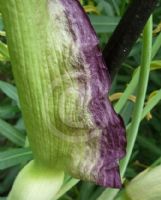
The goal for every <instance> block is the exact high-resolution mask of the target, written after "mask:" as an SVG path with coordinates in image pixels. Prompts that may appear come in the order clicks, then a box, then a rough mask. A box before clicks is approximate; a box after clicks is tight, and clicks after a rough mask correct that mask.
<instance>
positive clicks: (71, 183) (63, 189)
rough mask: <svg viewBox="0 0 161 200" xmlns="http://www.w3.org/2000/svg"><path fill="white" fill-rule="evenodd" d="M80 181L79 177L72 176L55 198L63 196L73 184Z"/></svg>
mask: <svg viewBox="0 0 161 200" xmlns="http://www.w3.org/2000/svg"><path fill="white" fill-rule="evenodd" d="M78 182H79V180H78V179H74V178H71V179H70V180H69V181H68V182H67V183H65V184H64V185H63V186H62V188H61V189H60V191H59V192H58V193H57V195H56V196H55V197H54V198H53V200H57V199H59V198H60V197H61V196H63V195H64V194H65V193H66V192H67V191H69V190H70V189H71V188H72V187H73V186H75V185H76V184H77V183H78Z"/></svg>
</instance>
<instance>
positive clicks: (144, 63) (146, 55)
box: [97, 17, 152, 200]
mask: <svg viewBox="0 0 161 200" xmlns="http://www.w3.org/2000/svg"><path fill="white" fill-rule="evenodd" d="M151 52H152V17H150V19H149V20H148V22H147V24H146V26H145V28H144V32H143V49H142V58H141V68H140V76H139V83H138V91H137V100H136V104H135V107H134V113H133V116H132V122H131V124H130V126H128V128H127V139H128V140H127V141H128V145H127V155H126V157H125V158H124V159H123V160H122V161H121V176H122V177H123V176H124V173H125V171H126V168H127V165H128V163H129V160H130V157H131V154H132V150H133V147H134V144H135V141H136V138H137V134H138V129H139V125H140V122H141V120H142V112H143V107H144V100H145V96H146V90H147V86H148V80H149V74H150V62H151ZM118 191H119V190H118V189H117V190H116V189H108V190H105V192H103V194H102V195H101V196H100V197H99V198H98V199H97V200H105V199H106V200H113V199H114V197H115V196H116V194H117V193H118Z"/></svg>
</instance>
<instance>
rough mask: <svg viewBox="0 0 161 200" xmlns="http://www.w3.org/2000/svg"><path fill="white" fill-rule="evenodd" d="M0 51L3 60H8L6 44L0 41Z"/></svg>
mask: <svg viewBox="0 0 161 200" xmlns="http://www.w3.org/2000/svg"><path fill="white" fill-rule="evenodd" d="M0 53H1V54H2V55H3V56H4V58H5V60H9V59H10V57H9V53H8V48H7V45H6V44H4V43H3V42H1V41H0Z"/></svg>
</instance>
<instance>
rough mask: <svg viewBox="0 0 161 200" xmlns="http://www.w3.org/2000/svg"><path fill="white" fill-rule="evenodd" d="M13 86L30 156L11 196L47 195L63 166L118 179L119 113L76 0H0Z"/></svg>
mask: <svg viewBox="0 0 161 200" xmlns="http://www.w3.org/2000/svg"><path fill="white" fill-rule="evenodd" d="M0 3H1V4H0V9H1V12H2V14H3V18H4V23H5V28H6V33H7V38H8V46H9V51H10V57H11V62H12V65H13V73H14V77H15V82H16V86H17V89H18V94H19V98H20V104H21V109H22V114H23V118H24V122H25V125H26V129H27V134H28V138H29V142H30V146H31V148H32V151H33V155H34V160H33V161H31V162H30V163H29V164H27V165H26V166H25V167H24V168H23V169H22V171H21V172H20V173H19V175H18V177H17V179H16V181H15V183H14V186H13V188H12V191H11V193H10V195H9V199H10V200H14V199H15V200H32V199H33V200H34V199H39V200H41V199H42V200H49V199H51V198H52V196H54V195H55V194H56V193H57V191H58V190H59V189H60V187H61V185H62V183H63V179H64V173H68V174H70V175H71V176H73V177H75V178H78V179H82V180H85V181H92V182H95V183H96V184H99V185H102V186H104V187H114V188H118V187H121V180H120V175H119V166H118V162H119V160H120V159H121V158H122V157H123V156H124V155H125V147H126V139H125V128H124V124H123V121H122V119H121V118H120V117H119V116H118V115H117V114H116V113H115V111H114V109H113V108H112V105H111V103H110V101H109V100H108V97H107V95H108V91H109V88H110V77H109V74H108V71H107V66H106V65H105V63H104V60H103V57H102V53H101V50H100V48H99V46H98V44H99V41H98V39H97V36H96V33H95V31H94V29H93V27H92V25H91V23H90V21H89V19H88V17H87V15H86V14H85V12H84V10H83V8H82V7H81V5H80V3H79V1H78V0H6V1H3V0H0Z"/></svg>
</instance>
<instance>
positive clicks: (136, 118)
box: [121, 17, 152, 176]
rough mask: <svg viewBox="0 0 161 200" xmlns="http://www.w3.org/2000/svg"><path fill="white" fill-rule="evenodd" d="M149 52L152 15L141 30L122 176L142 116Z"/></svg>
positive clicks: (149, 58) (147, 76)
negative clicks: (139, 67) (134, 91)
mask: <svg viewBox="0 0 161 200" xmlns="http://www.w3.org/2000/svg"><path fill="white" fill-rule="evenodd" d="M151 52H152V17H150V19H149V21H148V22H147V24H146V26H145V29H144V32H143V50H142V60H141V69H140V77H139V83H138V91H137V100H136V105H135V106H134V113H133V116H132V122H131V125H130V126H129V127H128V129H127V137H128V145H127V155H126V157H125V158H124V159H123V160H122V162H121V175H122V176H123V175H124V173H125V170H126V167H127V164H128V162H129V160H130V157H131V154H132V150H133V147H134V144H135V140H136V137H137V133H138V129H139V125H140V122H141V118H142V112H143V107H144V100H145V96H146V90H147V86H148V80H149V74H150V62H151Z"/></svg>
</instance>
